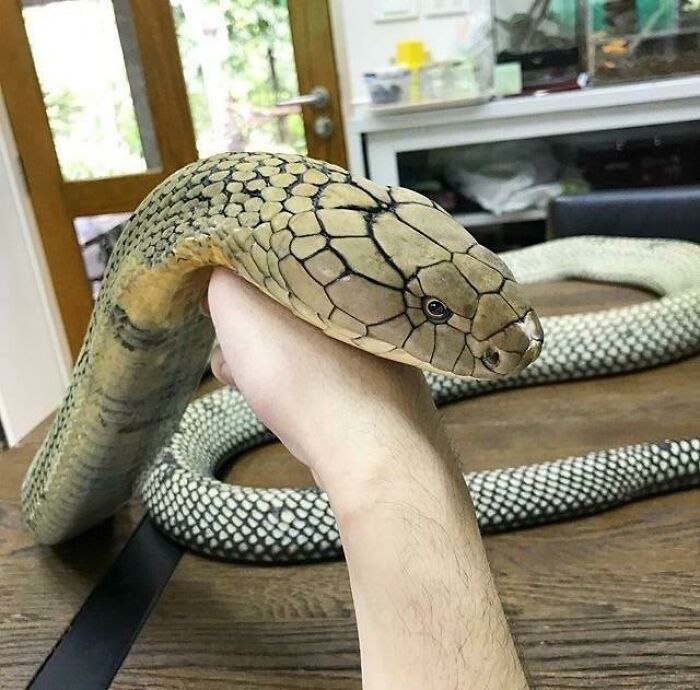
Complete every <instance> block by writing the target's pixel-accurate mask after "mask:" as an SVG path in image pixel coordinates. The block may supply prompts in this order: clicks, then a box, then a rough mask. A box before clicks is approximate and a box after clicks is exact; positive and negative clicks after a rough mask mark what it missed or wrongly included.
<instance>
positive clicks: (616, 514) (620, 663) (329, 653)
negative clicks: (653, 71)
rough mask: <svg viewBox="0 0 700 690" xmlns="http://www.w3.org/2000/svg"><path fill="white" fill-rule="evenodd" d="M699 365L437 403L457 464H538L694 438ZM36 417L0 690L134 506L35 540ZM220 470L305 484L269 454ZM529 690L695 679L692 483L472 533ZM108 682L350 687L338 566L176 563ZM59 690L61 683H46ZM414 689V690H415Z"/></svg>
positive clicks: (566, 299)
mask: <svg viewBox="0 0 700 690" xmlns="http://www.w3.org/2000/svg"><path fill="white" fill-rule="evenodd" d="M535 298H536V303H537V304H539V305H541V309H540V313H545V314H547V313H549V314H551V313H556V312H561V311H572V310H583V309H590V308H602V307H605V306H610V305H617V304H626V303H632V302H635V301H639V300H640V299H643V298H644V297H643V295H641V293H638V292H636V291H633V290H629V289H621V288H613V287H609V286H591V285H584V284H574V283H567V284H557V285H555V286H549V287H546V288H545V287H538V288H537V289H535ZM698 409H700V358H699V357H696V358H694V359H691V360H686V361H684V362H682V363H679V364H674V365H671V366H668V367H662V368H659V369H655V370H652V371H647V372H644V373H640V374H631V375H625V376H617V377H611V378H607V379H602V380H598V381H587V382H579V383H574V384H562V385H552V386H541V387H538V388H533V389H529V390H516V391H509V392H503V393H498V394H495V395H490V396H485V397H482V398H479V399H474V400H470V401H465V402H463V403H459V404H456V405H453V406H451V407H449V408H447V409H445V410H444V418H445V421H446V423H447V425H448V427H449V431H450V433H451V435H452V437H453V438H454V441H455V444H456V446H457V447H458V448H459V449H460V450H461V454H462V457H463V458H464V466H465V467H468V468H486V467H496V466H502V465H510V464H516V463H527V462H533V461H538V460H546V459H551V458H555V457H560V456H565V455H569V454H578V453H581V452H583V451H586V450H590V449H595V448H607V447H613V446H617V445H622V444H626V443H630V442H633V441H645V440H648V441H650V440H654V439H661V438H664V437H671V436H687V435H693V434H694V435H697V434H698V433H700V421H699V419H698ZM44 431H45V425H43V426H42V427H41V428H39V429H38V430H37V431H36V433H34V434H33V435H32V436H31V437H30V438H29V439H27V441H26V442H25V443H24V444H23V445H22V446H21V447H20V448H17V449H15V450H13V451H9V452H4V453H1V454H0V688H2V689H3V690H12V689H14V688H22V687H24V686H25V684H26V683H27V681H28V680H29V679H30V678H31V676H32V674H33V672H34V671H35V669H36V667H37V666H38V665H39V664H40V663H41V661H42V660H43V658H44V657H45V655H46V654H47V653H48V652H49V650H50V649H51V647H52V645H53V644H54V642H55V641H56V639H57V638H58V637H59V636H60V635H61V633H62V631H63V630H64V628H65V627H66V625H67V624H68V623H69V622H70V620H71V618H72V616H73V614H74V612H75V611H76V609H77V608H78V607H79V606H80V604H81V603H82V601H83V600H84V598H85V597H86V595H87V594H88V592H89V591H90V590H91V589H92V587H93V586H94V585H95V583H96V582H97V581H98V580H99V579H100V577H101V576H102V574H103V573H104V571H105V569H106V568H107V566H108V565H109V563H110V561H111V560H112V558H113V557H114V555H115V553H116V552H117V551H118V550H119V548H120V547H121V545H122V544H123V543H124V541H125V539H126V538H127V536H128V534H129V533H130V531H131V530H132V529H133V527H134V525H135V523H136V521H137V520H138V518H139V517H140V514H141V513H140V509H139V508H138V507H137V506H132V507H130V508H129V509H128V510H124V511H123V512H122V513H120V514H119V515H118V516H117V517H116V519H114V521H113V522H112V523H110V524H109V525H104V526H102V527H101V528H99V529H97V530H95V531H94V532H93V533H91V534H89V535H87V536H84V537H83V538H81V539H78V540H75V541H74V542H72V543H70V544H67V545H64V546H61V547H60V548H56V549H49V548H42V547H38V546H36V545H35V544H34V543H33V541H32V538H31V536H30V535H29V534H27V533H26V532H25V531H23V529H22V526H21V523H20V513H19V505H18V491H19V485H20V481H21V478H22V475H23V473H24V471H25V468H26V466H27V463H28V462H29V460H30V458H31V456H32V454H33V453H34V451H35V450H36V447H37V444H38V443H39V441H40V439H41V436H42V433H43V432H44ZM231 480H232V481H236V482H246V483H249V484H257V485H290V484H294V483H296V484H308V483H310V479H309V477H308V475H307V474H306V473H305V471H303V470H302V468H301V467H300V466H299V465H297V464H296V463H294V461H293V460H292V459H291V458H290V457H289V456H288V454H287V453H286V452H285V451H284V449H283V448H281V447H280V446H269V447H267V448H264V449H260V450H257V451H255V452H252V453H250V454H249V455H247V456H246V457H245V458H243V459H242V460H241V461H240V462H238V463H237V465H236V467H235V468H234V470H233V472H232V475H231ZM486 545H487V548H488V552H489V556H490V559H491V564H492V567H493V570H494V573H495V576H496V580H497V582H498V587H499V591H500V592H501V595H502V598H503V601H504V604H505V608H506V612H507V614H508V617H509V619H510V621H511V624H512V628H513V630H514V633H515V637H516V639H517V642H518V645H519V648H520V650H521V653H522V656H523V658H524V661H525V665H526V668H527V671H528V673H529V676H530V678H531V681H532V686H533V687H534V688H551V689H553V688H570V689H572V690H573V689H578V688H605V689H608V688H626V689H630V690H631V689H633V690H641V689H644V688H669V689H670V688H673V689H674V690H680V689H682V690H690V689H694V688H700V491H699V490H693V491H686V492H683V493H676V494H674V495H670V496H664V497H660V498H654V499H650V500H647V501H643V502H639V503H636V504H633V505H629V506H627V507H624V508H621V509H617V510H613V511H610V512H608V513H605V514H602V515H598V516H595V517H590V518H587V519H582V520H578V521H574V522H568V523H563V524H558V525H551V526H547V527H541V528H537V529H530V530H524V531H520V532H516V533H512V534H504V535H499V536H493V537H488V538H487V539H486ZM113 687H114V688H118V689H120V690H138V689H141V688H150V689H162V690H172V689H175V688H187V689H188V690H198V689H200V688H212V689H220V690H223V689H224V688H226V689H227V690H228V689H229V688H237V689H251V690H252V689H255V690H271V689H273V688H274V689H279V690H282V689H284V690H287V689H292V688H304V689H307V690H314V689H318V690H340V689H341V688H342V689H347V690H349V689H351V688H352V689H354V690H359V688H360V672H359V657H358V646H357V637H356V630H355V623H354V619H353V611H352V603H351V598H350V590H349V586H348V578H347V572H346V568H345V565H344V563H331V564H324V565H313V566H300V567H287V568H253V567H241V566H230V565H225V564H222V563H217V562H213V561H208V560H204V559H202V558H198V557H195V556H191V555H186V556H185V557H184V558H183V560H182V562H181V565H180V566H179V567H178V569H177V571H176V573H175V575H174V577H173V579H172V580H171V582H170V584H169V586H168V587H167V589H166V591H165V593H164V595H163V597H162V599H161V600H160V602H159V603H158V605H157V606H156V608H155V610H154V612H153V615H152V616H151V618H150V619H149V621H148V623H147V624H146V627H145V628H144V630H143V632H142V633H141V636H140V637H139V639H138V640H137V642H136V644H135V645H134V648H133V650H132V652H131V654H130V655H129V656H128V658H127V660H126V662H125V664H124V665H123V667H122V669H121V670H120V671H119V673H118V675H117V677H116V679H115V682H114V684H113ZM57 690H62V689H57ZM426 690H429V689H426Z"/></svg>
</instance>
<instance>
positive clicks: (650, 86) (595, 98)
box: [346, 76, 700, 135]
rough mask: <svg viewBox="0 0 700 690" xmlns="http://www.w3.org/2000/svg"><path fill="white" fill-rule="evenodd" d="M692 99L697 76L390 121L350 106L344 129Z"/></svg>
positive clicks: (698, 93) (699, 87) (699, 84)
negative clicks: (352, 109)
mask: <svg viewBox="0 0 700 690" xmlns="http://www.w3.org/2000/svg"><path fill="white" fill-rule="evenodd" d="M698 97H700V76H690V77H677V78H671V79H660V80H655V81H640V82H633V83H628V84H617V85H610V86H591V87H588V88H586V89H581V90H574V91H561V92H556V93H547V94H542V95H532V96H513V97H509V98H497V99H494V100H491V101H488V102H487V103H483V104H481V105H472V106H467V107H459V108H440V107H436V108H434V109H433V110H424V111H422V112H416V113H404V114H396V115H391V116H388V115H383V116H377V115H375V114H374V113H372V111H371V108H362V107H360V108H357V107H356V108H354V112H353V114H352V115H351V117H350V118H349V120H348V122H347V123H346V125H347V129H348V132H349V133H350V134H351V135H360V134H371V133H379V132H396V131H397V130H402V129H413V128H417V127H418V128H424V127H429V126H445V125H449V124H457V123H469V124H474V123H476V122H480V121H487V122H492V121H493V120H500V119H509V118H521V117H528V116H530V117H532V116H537V115H541V114H551V113H562V114H563V113H566V112H577V113H580V112H581V111H598V112H600V111H602V110H605V109H607V108H613V109H614V108H620V107H626V106H627V107H628V106H638V105H642V104H658V103H662V102H669V101H676V102H679V101H685V100H688V99H694V98H698ZM591 116H593V112H591Z"/></svg>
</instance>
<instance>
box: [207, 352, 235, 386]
mask: <svg viewBox="0 0 700 690" xmlns="http://www.w3.org/2000/svg"><path fill="white" fill-rule="evenodd" d="M210 366H211V372H212V374H214V376H216V378H217V379H218V380H219V381H221V383H224V384H226V385H227V386H235V385H236V382H235V380H234V378H233V374H232V373H231V368H230V367H229V365H228V364H227V363H226V359H225V358H224V353H223V352H222V351H221V348H220V347H217V348H216V349H215V350H214V352H213V353H212V355H211V365H210Z"/></svg>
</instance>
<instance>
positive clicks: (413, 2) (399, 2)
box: [374, 0, 418, 22]
mask: <svg viewBox="0 0 700 690" xmlns="http://www.w3.org/2000/svg"><path fill="white" fill-rule="evenodd" d="M417 16H418V0H374V21H375V22H390V21H395V20H399V19H415V18H416V17H417Z"/></svg>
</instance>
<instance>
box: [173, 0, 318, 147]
mask: <svg viewBox="0 0 700 690" xmlns="http://www.w3.org/2000/svg"><path fill="white" fill-rule="evenodd" d="M171 6H172V8H173V14H174V17H175V25H176V30H177V36H178V43H179V47H180V56H181V59H182V65H183V70H184V73H185V81H186V83H187V91H188V96H189V100H190V108H191V111H192V118H193V120H194V128H195V133H196V137H197V148H198V150H199V155H200V156H208V155H211V154H214V153H219V152H221V151H271V152H288V153H306V139H305V137H304V127H303V122H302V118H301V109H300V108H299V107H296V108H292V107H278V106H277V105H276V103H277V101H279V100H282V99H284V98H289V97H291V96H295V95H297V94H298V85H297V74H296V67H295V64H294V53H293V50H292V39H291V33H290V28H289V14H288V10H287V2H286V0H212V1H210V2H202V1H201V0H171Z"/></svg>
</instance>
